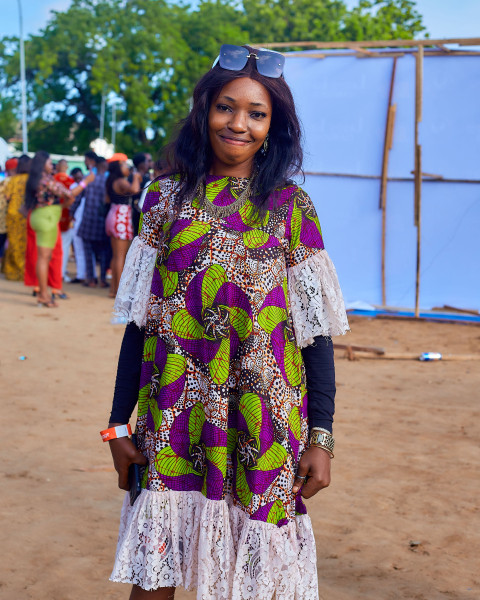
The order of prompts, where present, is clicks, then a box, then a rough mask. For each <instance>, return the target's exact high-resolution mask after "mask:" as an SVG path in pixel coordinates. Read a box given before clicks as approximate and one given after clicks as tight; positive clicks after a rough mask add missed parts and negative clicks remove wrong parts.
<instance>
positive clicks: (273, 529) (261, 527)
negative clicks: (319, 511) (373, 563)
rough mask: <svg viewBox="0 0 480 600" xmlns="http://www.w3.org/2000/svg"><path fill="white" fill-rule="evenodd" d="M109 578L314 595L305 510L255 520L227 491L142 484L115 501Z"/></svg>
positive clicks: (231, 599)
mask: <svg viewBox="0 0 480 600" xmlns="http://www.w3.org/2000/svg"><path fill="white" fill-rule="evenodd" d="M110 579H111V581H117V582H121V583H131V584H135V585H138V586H140V587H141V588H143V589H144V590H155V589H158V588H160V587H177V586H179V585H181V586H183V587H184V588H185V589H187V590H191V589H193V588H195V587H196V588H197V600H272V599H273V598H274V597H275V599H276V600H318V583H317V561H316V551H315V540H314V537H313V530H312V525H311V522H310V518H309V517H308V515H301V516H298V517H296V519H295V521H292V522H290V523H289V524H287V525H285V526H283V527H277V526H276V525H273V524H270V523H264V522H261V521H254V520H251V519H249V517H248V515H247V514H246V513H244V512H243V511H242V510H241V509H239V508H238V507H236V506H233V505H232V502H231V499H230V498H227V499H226V500H208V499H207V498H205V497H204V496H203V495H202V494H201V493H200V492H176V491H171V490H169V491H166V492H154V491H147V490H143V491H142V493H141V495H140V497H139V498H138V499H137V501H136V502H135V504H134V505H133V506H130V503H129V495H128V494H127V495H126V497H125V501H124V504H123V508H122V515H121V522H120V533H119V540H118V546H117V554H116V558H115V565H114V568H113V572H112V575H111V576H110Z"/></svg>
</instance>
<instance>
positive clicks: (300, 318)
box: [287, 250, 350, 348]
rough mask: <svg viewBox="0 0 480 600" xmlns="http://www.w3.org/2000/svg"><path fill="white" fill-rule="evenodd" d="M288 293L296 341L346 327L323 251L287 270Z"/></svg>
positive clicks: (301, 344)
mask: <svg viewBox="0 0 480 600" xmlns="http://www.w3.org/2000/svg"><path fill="white" fill-rule="evenodd" d="M287 275H288V295H289V299H290V308H291V311H292V317H293V327H294V329H295V336H296V338H297V344H298V346H299V347H300V348H305V346H308V345H309V344H313V342H314V338H315V336H317V335H324V336H334V335H343V334H344V333H346V332H347V331H348V330H349V329H350V328H349V326H348V320H347V313H346V312H345V304H344V302H343V296H342V291H341V289H340V284H339V282H338V278H337V272H336V270H335V267H334V265H333V263H332V261H331V260H330V257H329V256H328V254H327V251H326V250H321V251H320V252H318V253H317V254H315V255H314V256H311V257H310V258H307V260H304V261H303V262H301V263H300V264H298V265H295V266H294V267H291V268H290V269H288V273H287Z"/></svg>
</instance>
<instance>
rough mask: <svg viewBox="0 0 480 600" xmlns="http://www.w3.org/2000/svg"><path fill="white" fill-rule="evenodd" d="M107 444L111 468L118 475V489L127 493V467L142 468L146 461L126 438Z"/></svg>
mask: <svg viewBox="0 0 480 600" xmlns="http://www.w3.org/2000/svg"><path fill="white" fill-rule="evenodd" d="M111 427H114V425H111ZM108 444H109V446H110V452H111V453H112V458H113V466H114V467H115V471H116V472H117V473H118V487H119V488H120V489H121V490H125V491H127V492H128V490H129V489H130V487H129V485H128V467H129V466H130V465H131V464H132V463H136V464H137V465H142V466H143V465H147V464H148V460H147V459H146V457H145V456H144V455H143V454H142V453H141V452H139V451H138V450H137V449H136V448H135V446H134V445H133V443H132V440H131V439H130V438H128V437H121V438H117V439H116V440H111V441H110V442H108Z"/></svg>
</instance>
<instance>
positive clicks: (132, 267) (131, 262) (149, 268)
mask: <svg viewBox="0 0 480 600" xmlns="http://www.w3.org/2000/svg"><path fill="white" fill-rule="evenodd" d="M156 258H157V249H156V248H152V247H151V246H149V245H148V244H147V243H146V242H145V241H144V240H142V239H141V238H140V236H137V237H135V238H134V240H133V242H132V245H131V246H130V249H129V250H128V254H127V257H126V259H125V266H124V267H123V272H122V276H121V278H120V283H119V286H118V292H117V296H116V298H115V304H114V305H113V313H114V315H115V316H117V317H123V318H124V319H125V320H126V321H127V323H129V322H134V323H136V324H137V325H138V327H143V326H144V325H145V323H146V320H147V311H148V303H149V300H150V289H151V286H152V277H153V270H154V268H155V260H156Z"/></svg>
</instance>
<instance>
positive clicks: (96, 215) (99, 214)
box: [72, 156, 109, 288]
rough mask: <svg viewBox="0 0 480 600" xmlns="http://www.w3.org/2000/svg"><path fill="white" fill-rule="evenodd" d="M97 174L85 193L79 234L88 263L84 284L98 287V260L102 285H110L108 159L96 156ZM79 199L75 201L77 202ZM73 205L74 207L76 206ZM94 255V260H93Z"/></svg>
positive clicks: (104, 286)
mask: <svg viewBox="0 0 480 600" xmlns="http://www.w3.org/2000/svg"><path fill="white" fill-rule="evenodd" d="M95 163H96V171H97V175H96V177H95V181H94V182H93V183H91V184H90V185H89V186H88V187H87V189H86V190H85V193H84V194H83V200H84V202H85V208H84V211H83V218H82V222H81V224H80V226H79V228H78V235H79V236H80V238H81V239H82V241H83V247H84V250H85V257H86V263H87V279H86V281H85V282H84V285H87V286H88V287H96V285H97V280H96V277H95V270H94V268H93V267H94V265H96V261H97V260H98V262H99V263H100V287H103V288H106V287H108V283H107V281H106V272H107V244H108V243H109V241H108V237H107V235H106V233H105V216H104V214H105V213H104V210H105V206H106V205H105V173H106V171H107V161H106V160H105V159H104V158H103V157H101V156H97V158H96V161H95ZM76 202H77V200H76V201H75V203H76ZM75 203H74V204H73V205H72V209H74V207H75ZM92 257H93V260H92Z"/></svg>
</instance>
